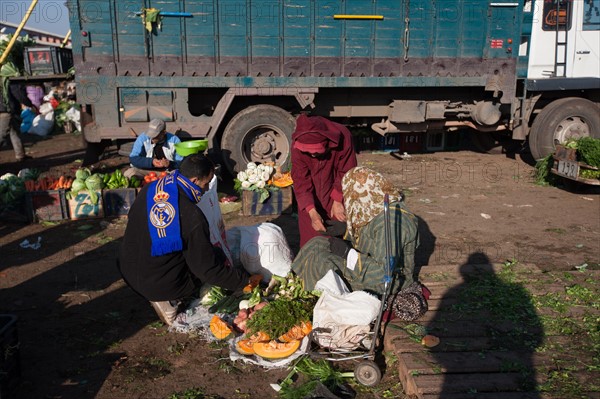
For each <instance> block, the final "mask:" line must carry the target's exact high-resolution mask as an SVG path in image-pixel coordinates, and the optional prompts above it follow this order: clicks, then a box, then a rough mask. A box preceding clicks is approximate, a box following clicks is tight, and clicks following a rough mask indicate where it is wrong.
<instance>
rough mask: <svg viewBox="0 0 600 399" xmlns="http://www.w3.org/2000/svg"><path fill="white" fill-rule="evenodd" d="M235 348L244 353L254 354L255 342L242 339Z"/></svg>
mask: <svg viewBox="0 0 600 399" xmlns="http://www.w3.org/2000/svg"><path fill="white" fill-rule="evenodd" d="M235 348H236V349H237V351H238V352H239V353H241V354H242V355H253V354H254V342H250V340H249V339H242V340H240V341H238V342H237V343H236V344H235Z"/></svg>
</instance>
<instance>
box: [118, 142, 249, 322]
mask: <svg viewBox="0 0 600 399" xmlns="http://www.w3.org/2000/svg"><path fill="white" fill-rule="evenodd" d="M213 176H214V165H213V163H212V162H211V161H210V160H209V159H208V158H206V157H204V156H203V155H200V154H193V155H190V156H188V157H186V158H185V159H184V160H183V161H182V163H181V166H180V168H179V170H178V171H175V172H173V173H171V174H169V175H168V176H166V177H164V178H162V179H160V180H158V181H155V182H152V183H150V184H147V185H146V186H144V188H143V189H142V191H140V193H139V195H138V196H137V197H136V200H135V202H134V203H133V205H132V206H131V210H130V211H129V215H128V222H127V227H126V229H125V235H124V236H123V242H122V246H121V250H120V255H119V270H120V272H121V275H122V276H123V279H124V280H125V282H126V283H127V284H128V285H129V286H130V287H131V288H132V289H133V290H134V291H136V292H137V293H139V294H140V295H141V296H143V297H144V298H145V299H147V300H148V301H150V303H151V304H152V306H153V307H154V309H155V310H156V312H157V314H158V315H159V317H160V318H161V319H162V320H163V321H164V322H165V323H166V324H167V325H171V324H172V323H173V321H174V320H175V317H176V316H177V313H178V307H179V306H180V305H181V304H182V302H183V300H184V299H186V298H189V297H191V296H192V295H193V294H195V293H198V292H199V288H200V286H201V285H202V284H203V283H208V284H211V285H216V286H219V287H222V288H225V289H228V290H232V291H238V290H242V289H243V288H244V286H245V285H246V284H248V281H249V278H250V276H249V275H248V273H247V272H246V271H245V270H243V269H241V268H235V267H231V266H229V267H228V266H225V261H226V257H225V254H224V253H223V251H222V250H221V249H219V248H217V247H215V246H213V245H212V244H211V242H210V232H209V226H208V221H207V220H206V217H205V216H204V214H203V213H202V211H201V210H200V208H198V206H197V204H198V202H199V201H200V198H201V197H202V195H203V194H204V193H205V192H206V190H207V189H208V184H209V182H210V181H211V180H212V178H213Z"/></svg>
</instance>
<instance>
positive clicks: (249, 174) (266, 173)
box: [234, 162, 278, 202]
mask: <svg viewBox="0 0 600 399" xmlns="http://www.w3.org/2000/svg"><path fill="white" fill-rule="evenodd" d="M274 171H275V169H274V168H273V167H272V166H271V165H263V164H258V165H257V164H255V163H254V162H250V163H249V164H248V165H246V170H242V171H240V172H238V174H237V178H236V179H234V183H235V185H234V188H235V189H236V190H237V191H238V192H240V191H241V190H249V191H258V192H259V193H260V198H259V201H260V202H264V201H265V200H266V199H267V198H269V195H270V193H269V190H270V191H275V190H278V188H277V187H274V186H270V185H269V183H268V182H269V180H271V177H272V176H273V172H274Z"/></svg>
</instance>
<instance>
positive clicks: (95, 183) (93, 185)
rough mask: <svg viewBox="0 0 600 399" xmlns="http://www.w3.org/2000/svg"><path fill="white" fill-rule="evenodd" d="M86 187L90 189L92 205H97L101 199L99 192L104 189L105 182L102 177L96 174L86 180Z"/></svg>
mask: <svg viewBox="0 0 600 399" xmlns="http://www.w3.org/2000/svg"><path fill="white" fill-rule="evenodd" d="M85 186H86V187H87V189H88V193H89V195H90V201H91V203H92V204H94V205H96V204H97V203H98V199H99V198H98V193H97V192H98V191H100V190H102V187H104V180H103V178H102V176H101V175H100V174H98V173H94V174H93V175H91V176H90V177H88V178H87V179H85Z"/></svg>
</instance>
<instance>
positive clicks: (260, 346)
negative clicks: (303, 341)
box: [252, 340, 300, 359]
mask: <svg viewBox="0 0 600 399" xmlns="http://www.w3.org/2000/svg"><path fill="white" fill-rule="evenodd" d="M299 347H300V341H298V340H295V341H292V342H284V343H282V342H277V341H269V342H257V343H255V344H254V345H253V346H252V348H253V349H254V353H256V354H257V355H258V356H260V357H262V358H265V359H282V358H284V357H288V356H290V355H291V354H293V353H294V352H296V351H297V350H298V348H299Z"/></svg>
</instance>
